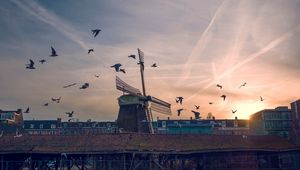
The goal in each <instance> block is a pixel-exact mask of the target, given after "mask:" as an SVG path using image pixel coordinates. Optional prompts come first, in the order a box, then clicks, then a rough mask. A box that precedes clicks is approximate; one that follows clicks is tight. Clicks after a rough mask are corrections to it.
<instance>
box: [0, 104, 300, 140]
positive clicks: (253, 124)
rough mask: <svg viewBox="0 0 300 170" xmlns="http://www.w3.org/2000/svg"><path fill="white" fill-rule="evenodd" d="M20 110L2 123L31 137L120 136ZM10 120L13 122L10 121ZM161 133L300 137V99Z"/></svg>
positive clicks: (111, 129) (175, 125) (166, 123)
mask: <svg viewBox="0 0 300 170" xmlns="http://www.w3.org/2000/svg"><path fill="white" fill-rule="evenodd" d="M20 112H21V110H16V111H2V110H0V122H6V123H10V122H12V121H13V120H16V119H17V120H16V121H17V122H18V123H20V122H22V123H21V126H22V128H23V129H24V130H25V131H27V132H28V133H29V134H33V135H37V134H53V135H59V134H75V135H76V134H99V133H119V132H122V129H118V127H117V124H116V122H114V121H107V122H95V121H90V120H89V121H86V122H82V121H71V122H63V121H62V120H61V119H56V120H25V121H23V117H20ZM7 120H10V121H9V122H8V121H7ZM153 127H154V129H155V131H156V133H158V134H216V135H250V134H255V135H277V136H281V137H286V138H288V137H291V136H293V137H296V138H297V137H300V133H299V132H300V128H299V127H300V100H297V101H295V102H292V103H291V109H290V108H288V106H280V107H277V108H275V109H265V110H261V111H259V112H257V113H254V114H252V115H251V116H250V119H249V120H248V119H238V118H237V117H236V118H235V119H215V118H212V119H202V120H195V119H192V118H191V119H186V120H171V119H169V118H168V119H159V118H157V121H154V122H153Z"/></svg>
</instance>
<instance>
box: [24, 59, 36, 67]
mask: <svg viewBox="0 0 300 170" xmlns="http://www.w3.org/2000/svg"><path fill="white" fill-rule="evenodd" d="M26 69H35V67H34V62H33V60H31V59H30V60H29V64H26Z"/></svg>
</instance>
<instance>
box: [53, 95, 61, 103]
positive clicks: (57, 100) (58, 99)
mask: <svg viewBox="0 0 300 170" xmlns="http://www.w3.org/2000/svg"><path fill="white" fill-rule="evenodd" d="M60 99H61V96H60V97H59V98H51V100H52V101H53V102H56V103H60Z"/></svg>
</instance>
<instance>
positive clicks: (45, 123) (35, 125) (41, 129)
mask: <svg viewBox="0 0 300 170" xmlns="http://www.w3.org/2000/svg"><path fill="white" fill-rule="evenodd" d="M60 123H61V122H60V120H25V121H24V125H23V128H24V129H25V130H26V131H27V132H28V133H29V134H30V135H58V134H60V128H59V126H60Z"/></svg>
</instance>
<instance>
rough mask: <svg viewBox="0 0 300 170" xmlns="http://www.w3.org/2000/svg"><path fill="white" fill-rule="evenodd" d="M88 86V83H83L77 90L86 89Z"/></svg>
mask: <svg viewBox="0 0 300 170" xmlns="http://www.w3.org/2000/svg"><path fill="white" fill-rule="evenodd" d="M89 86H90V84H89V83H84V84H83V85H82V86H81V87H80V88H79V89H87V88H88V87H89Z"/></svg>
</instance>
